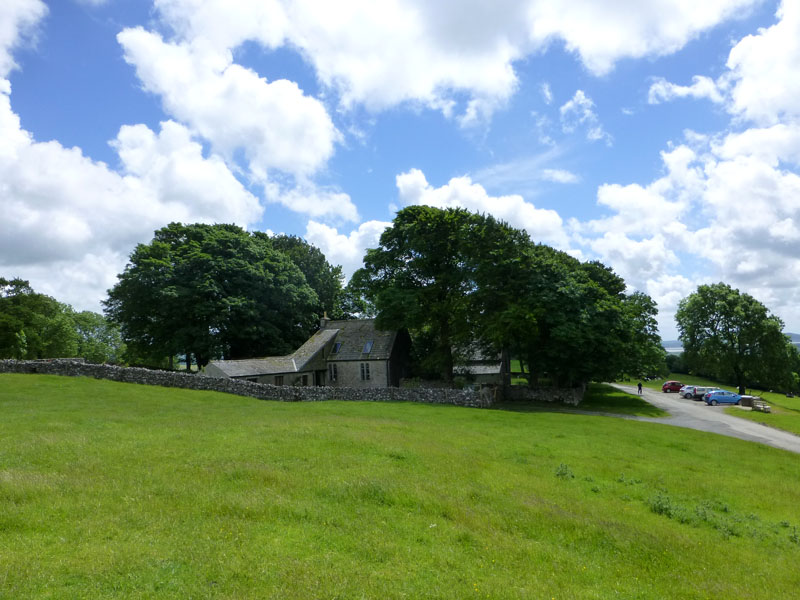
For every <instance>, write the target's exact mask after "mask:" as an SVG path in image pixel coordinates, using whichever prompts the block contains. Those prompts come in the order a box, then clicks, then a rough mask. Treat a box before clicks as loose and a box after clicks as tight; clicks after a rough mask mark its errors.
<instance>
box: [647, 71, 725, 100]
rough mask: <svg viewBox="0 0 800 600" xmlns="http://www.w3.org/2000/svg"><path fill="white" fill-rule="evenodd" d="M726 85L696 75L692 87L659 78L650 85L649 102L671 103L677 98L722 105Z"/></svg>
mask: <svg viewBox="0 0 800 600" xmlns="http://www.w3.org/2000/svg"><path fill="white" fill-rule="evenodd" d="M725 87H726V83H725V82H724V81H720V82H716V81H714V80H713V79H711V78H710V77H704V76H702V75H695V76H694V77H692V85H690V86H685V85H676V84H674V83H670V82H668V81H667V80H666V79H664V78H663V77H658V78H656V80H655V81H654V82H653V83H652V84H651V85H650V91H649V92H648V93H647V101H648V102H649V103H650V104H659V103H661V102H669V101H670V100H674V99H675V98H687V97H689V98H695V99H698V98H707V99H709V100H711V101H712V102H714V103H715V104H720V103H722V102H723V101H724V100H725V97H724V92H725Z"/></svg>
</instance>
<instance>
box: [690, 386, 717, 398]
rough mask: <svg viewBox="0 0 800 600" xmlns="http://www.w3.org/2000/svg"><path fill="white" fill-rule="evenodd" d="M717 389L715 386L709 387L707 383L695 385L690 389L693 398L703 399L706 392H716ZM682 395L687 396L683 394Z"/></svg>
mask: <svg viewBox="0 0 800 600" xmlns="http://www.w3.org/2000/svg"><path fill="white" fill-rule="evenodd" d="M717 390H719V388H717V387H709V386H707V385H696V386H694V387H693V388H692V390H691V391H692V395H691V398H694V399H695V400H703V399H704V398H705V396H706V394H707V393H709V392H716V391H717ZM684 397H689V396H684Z"/></svg>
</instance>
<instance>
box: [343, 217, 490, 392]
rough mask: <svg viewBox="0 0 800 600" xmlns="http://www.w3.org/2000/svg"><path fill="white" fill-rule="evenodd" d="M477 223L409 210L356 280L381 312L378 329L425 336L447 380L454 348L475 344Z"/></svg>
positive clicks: (369, 255)
mask: <svg viewBox="0 0 800 600" xmlns="http://www.w3.org/2000/svg"><path fill="white" fill-rule="evenodd" d="M474 218H475V215H473V214H472V213H469V212H468V211H466V210H462V209H447V210H441V209H438V208H433V207H430V206H409V207H407V208H404V209H403V210H401V211H399V212H398V213H397V215H396V216H395V219H394V221H393V222H392V226H391V227H389V228H387V229H386V230H385V231H384V232H383V234H382V235H381V238H380V245H379V247H378V248H374V249H370V250H367V254H366V256H365V257H364V268H363V271H361V272H357V274H356V275H355V277H357V278H358V280H359V281H360V282H362V283H363V286H364V289H365V290H366V293H367V296H368V298H369V299H370V300H371V301H372V302H374V304H375V307H376V308H377V310H378V317H377V324H378V327H383V328H387V329H389V328H391V329H399V328H407V329H409V330H414V331H416V332H418V333H420V334H424V336H423V337H426V338H427V339H430V340H431V343H432V347H431V348H430V352H429V354H428V358H429V360H430V364H431V366H432V367H433V368H434V369H435V370H436V371H437V372H439V373H440V374H441V377H442V378H443V379H444V380H446V381H452V379H453V348H454V347H455V346H458V345H460V344H464V343H466V342H468V341H469V340H470V326H469V316H470V315H469V301H468V296H469V294H470V293H471V291H472V285H473V282H472V279H471V277H470V276H469V273H468V263H467V258H466V257H467V244H466V243H465V236H464V233H465V230H466V228H467V227H468V224H469V223H470V222H471V221H473V220H474Z"/></svg>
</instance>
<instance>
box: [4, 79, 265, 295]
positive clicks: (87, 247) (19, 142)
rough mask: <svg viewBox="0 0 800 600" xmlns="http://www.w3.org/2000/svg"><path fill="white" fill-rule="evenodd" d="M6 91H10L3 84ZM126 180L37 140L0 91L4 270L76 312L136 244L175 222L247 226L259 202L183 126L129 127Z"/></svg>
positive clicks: (124, 140)
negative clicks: (155, 131)
mask: <svg viewBox="0 0 800 600" xmlns="http://www.w3.org/2000/svg"><path fill="white" fill-rule="evenodd" d="M0 87H3V88H4V89H6V90H7V89H8V86H7V85H5V86H0ZM113 145H114V147H115V148H116V149H117V151H118V152H119V156H120V159H121V161H122V165H123V169H124V174H119V173H117V172H115V171H113V170H111V169H109V168H108V166H107V165H105V164H104V163H101V162H95V161H93V160H91V159H90V158H88V157H86V156H85V155H84V154H83V153H82V152H81V150H80V149H78V148H65V147H63V146H62V145H61V144H59V143H58V142H55V141H51V142H44V143H41V142H36V141H35V140H34V139H33V137H32V136H31V135H30V134H29V133H28V132H26V131H24V130H23V129H21V128H20V123H19V118H18V117H17V116H16V115H15V114H14V113H13V112H12V111H11V106H10V101H9V96H8V94H7V93H0V205H2V207H3V211H2V213H0V269H2V272H3V273H5V274H7V275H8V276H12V277H13V276H21V277H23V278H25V279H29V280H30V281H31V283H32V285H33V286H34V288H36V289H37V290H41V291H43V292H46V293H50V294H52V295H54V296H55V297H57V298H59V299H60V300H62V301H65V302H69V303H72V304H74V306H75V307H76V308H89V309H93V310H98V309H99V305H98V301H99V299H100V298H102V297H104V296H105V290H106V289H108V287H110V285H111V284H113V281H114V278H115V276H116V274H117V273H119V272H120V271H121V270H122V267H123V266H124V264H125V261H126V259H127V256H128V254H129V253H130V252H131V251H132V250H133V247H134V246H135V244H136V243H139V242H146V241H147V240H149V239H150V238H151V237H152V233H153V231H154V230H155V229H157V228H159V227H162V226H163V225H165V224H167V223H168V222H170V221H173V220H175V221H183V222H196V221H204V222H220V221H221V222H231V221H232V220H233V221H235V222H237V223H239V224H241V225H246V224H247V223H248V222H251V221H253V220H255V219H257V218H258V217H259V216H260V214H261V208H260V206H259V203H258V201H257V200H256V199H255V198H254V197H253V196H252V195H251V194H250V193H249V192H247V191H246V190H245V189H244V188H243V187H242V185H241V184H240V183H239V182H238V181H237V180H236V178H235V177H234V176H233V175H232V174H231V173H230V171H228V169H227V167H226V166H225V163H224V162H223V161H222V160H221V159H220V158H219V157H215V156H210V157H208V158H204V157H203V156H202V148H201V146H200V144H198V143H197V142H195V141H193V140H192V139H191V137H190V135H189V132H188V131H187V130H186V129H185V128H184V127H183V126H181V125H179V124H177V123H172V122H166V123H164V124H163V125H162V130H161V132H160V133H158V134H156V133H154V132H152V131H151V130H150V129H148V128H147V127H145V126H144V125H138V126H134V127H123V128H122V129H121V130H120V132H119V135H118V137H117V139H116V140H115V141H114V143H113Z"/></svg>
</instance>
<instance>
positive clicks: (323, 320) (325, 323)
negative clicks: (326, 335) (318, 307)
mask: <svg viewBox="0 0 800 600" xmlns="http://www.w3.org/2000/svg"><path fill="white" fill-rule="evenodd" d="M329 321H330V319H329V318H328V311H327V310H326V311H323V313H322V318H321V319H320V320H319V328H320V329H325V328H326V327H327V326H328V322H329Z"/></svg>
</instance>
